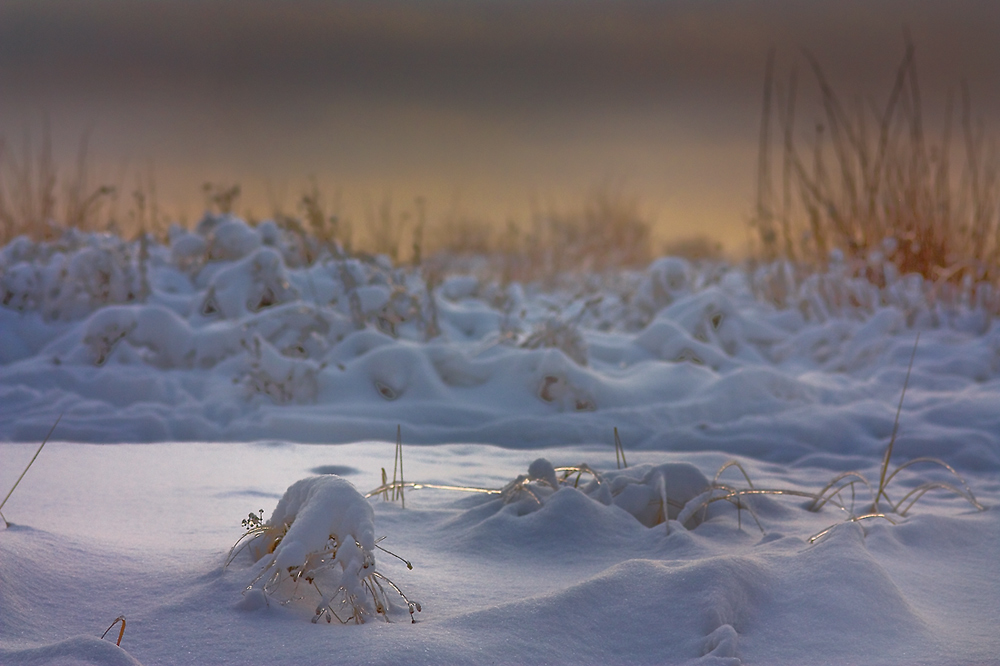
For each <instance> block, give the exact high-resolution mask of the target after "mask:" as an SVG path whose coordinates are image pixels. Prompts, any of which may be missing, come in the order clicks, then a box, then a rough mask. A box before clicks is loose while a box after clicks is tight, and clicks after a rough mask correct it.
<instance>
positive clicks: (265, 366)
mask: <svg viewBox="0 0 1000 666" xmlns="http://www.w3.org/2000/svg"><path fill="white" fill-rule="evenodd" d="M243 346H244V348H245V349H246V350H247V354H248V357H249V361H248V366H249V367H248V368H247V370H246V372H245V373H244V374H243V375H242V377H238V378H237V379H236V381H238V382H242V384H243V387H244V389H245V390H246V395H247V397H248V398H252V397H253V396H255V395H266V396H267V397H268V398H270V399H271V401H272V402H273V403H274V404H276V405H287V404H289V403H309V402H314V401H315V400H316V396H317V395H318V393H319V379H318V374H319V373H320V372H321V371H322V370H323V368H324V367H325V365H324V364H323V363H318V364H317V363H314V362H312V361H310V360H309V359H302V358H289V357H288V356H284V355H282V354H280V353H279V352H278V350H276V349H275V348H274V347H273V346H272V345H270V344H269V343H268V342H266V341H262V340H261V337H260V336H258V335H254V336H253V337H252V338H251V339H250V340H249V341H244V343H243Z"/></svg>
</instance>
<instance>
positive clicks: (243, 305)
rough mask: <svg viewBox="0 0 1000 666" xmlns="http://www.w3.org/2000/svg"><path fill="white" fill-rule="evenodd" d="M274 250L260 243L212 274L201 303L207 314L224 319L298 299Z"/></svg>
mask: <svg viewBox="0 0 1000 666" xmlns="http://www.w3.org/2000/svg"><path fill="white" fill-rule="evenodd" d="M298 297H299V294H298V291H297V290H296V289H295V287H293V286H292V284H291V282H290V281H289V279H288V274H287V271H286V270H285V264H284V262H283V261H282V260H281V255H280V254H278V252H277V251H275V250H273V249H271V248H269V247H262V248H259V249H258V250H256V251H255V252H253V253H252V254H250V255H248V256H246V257H245V258H243V259H241V260H240V261H238V262H235V263H232V264H230V265H228V266H226V267H225V268H223V269H222V270H220V271H219V272H218V273H216V274H215V275H213V276H212V278H211V279H210V280H209V283H208V292H207V294H206V296H205V299H204V301H203V302H202V305H201V313H202V314H203V315H205V316H206V317H210V316H213V315H216V314H220V315H222V316H223V317H225V318H227V319H236V318H239V317H241V316H243V315H245V314H247V313H248V312H258V311H259V310H262V309H264V308H267V307H271V306H273V305H278V304H279V303H287V302H289V301H293V300H296V299H298Z"/></svg>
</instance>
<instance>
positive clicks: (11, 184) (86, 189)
mask: <svg viewBox="0 0 1000 666" xmlns="http://www.w3.org/2000/svg"><path fill="white" fill-rule="evenodd" d="M89 145H90V134H89V132H85V133H84V134H83V136H82V137H81V139H80V146H79V149H78V151H77V158H76V165H75V166H76V169H75V173H74V174H73V175H72V176H71V177H70V178H69V179H68V180H66V181H64V182H63V190H64V191H63V202H64V207H65V210H63V211H62V212H61V213H60V211H59V210H58V197H57V188H58V185H59V178H58V173H57V165H56V160H55V158H54V156H53V147H52V133H51V130H50V128H49V125H48V123H47V122H45V123H43V126H42V134H41V142H40V144H39V145H37V148H36V144H35V142H34V141H33V140H32V135H31V132H29V131H28V130H25V132H24V135H23V137H22V140H21V150H20V151H19V152H20V155H17V154H15V152H14V151H12V150H11V146H10V144H9V143H8V142H7V140H6V139H5V138H4V137H2V136H0V243H7V242H9V241H10V240H11V239H13V238H14V237H16V236H19V235H22V234H23V235H26V236H29V237H31V238H33V239H35V240H49V239H52V238H54V237H56V236H58V235H59V234H60V233H61V231H62V230H63V229H64V228H66V227H72V228H77V229H84V230H95V229H103V228H105V227H106V226H107V224H108V222H109V218H108V212H109V206H110V205H111V203H112V202H113V199H114V197H115V194H116V188H115V187H112V186H110V185H106V184H101V185H94V184H93V183H92V182H91V178H90V169H89V165H90V156H89Z"/></svg>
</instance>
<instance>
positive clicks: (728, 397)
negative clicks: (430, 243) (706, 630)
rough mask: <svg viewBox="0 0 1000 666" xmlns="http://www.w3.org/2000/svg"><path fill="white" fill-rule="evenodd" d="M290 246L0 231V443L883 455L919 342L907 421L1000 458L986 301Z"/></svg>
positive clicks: (735, 276) (995, 351)
mask: <svg viewBox="0 0 1000 666" xmlns="http://www.w3.org/2000/svg"><path fill="white" fill-rule="evenodd" d="M305 242H306V241H305V240H303V238H302V237H301V236H300V235H298V234H296V233H294V232H291V231H288V230H286V229H283V228H281V227H279V226H278V225H277V224H275V223H273V222H268V223H263V224H261V225H259V226H257V227H251V226H249V225H247V224H246V223H244V222H243V221H241V220H239V219H237V218H235V217H232V216H222V217H211V216H210V217H206V218H205V219H204V220H203V221H202V222H201V223H200V224H199V225H198V227H197V229H196V230H195V231H193V232H191V231H185V230H182V229H180V228H174V229H173V230H172V231H171V235H170V242H169V245H167V246H163V245H158V244H156V243H152V242H151V243H147V244H145V245H143V244H140V243H138V242H134V243H126V242H124V241H122V240H121V239H118V238H117V237H114V236H108V235H101V234H82V233H78V232H69V233H67V234H66V235H65V236H64V237H63V238H61V239H59V240H58V241H55V242H51V243H32V242H30V241H28V240H27V239H24V238H20V239H17V240H15V241H14V242H12V243H10V244H9V245H8V246H6V247H5V248H3V249H2V250H0V303H2V306H0V399H2V400H3V402H4V404H5V405H8V406H9V409H6V410H4V411H3V413H2V414H0V439H4V440H8V441H33V440H37V439H38V438H40V437H41V436H42V435H44V433H45V432H47V431H48V428H49V427H50V426H51V424H52V423H53V422H54V420H55V418H56V416H58V415H59V414H63V418H62V421H61V423H60V430H59V433H58V434H57V436H58V437H62V438H66V439H73V440H77V441H92V442H120V441H140V442H149V441H172V440H194V441H218V440H226V441H234V440H237V441H252V440H260V439H269V438H271V439H282V440H289V441H299V442H346V441H354V440H359V439H365V438H390V437H391V436H392V434H393V433H394V427H395V425H396V424H400V425H402V427H403V431H404V433H405V437H406V441H407V443H436V442H441V441H470V442H486V443H494V444H499V445H502V446H507V447H535V446H551V445H557V444H558V445H565V444H570V443H585V442H608V441H609V439H610V433H611V429H612V427H614V426H617V427H618V428H619V429H620V431H621V432H622V435H623V437H624V440H625V442H626V446H628V447H630V448H633V449H661V450H662V449H668V448H669V449H675V450H677V449H679V450H699V449H703V448H705V447H706V446H712V447H713V448H717V449H720V450H724V451H728V452H730V453H734V454H748V455H754V456H759V457H765V458H770V459H774V460H779V459H780V460H783V461H785V462H789V461H792V460H796V459H800V458H803V457H805V456H810V455H819V454H822V453H824V452H829V451H834V450H837V451H841V450H845V449H846V450H851V451H854V452H856V453H859V454H862V455H866V456H868V455H877V454H878V452H879V451H880V450H881V449H882V448H883V447H884V442H885V437H886V436H887V433H888V432H889V431H890V430H891V423H892V420H893V417H894V411H895V410H894V407H895V403H896V402H897V401H898V396H899V392H900V390H901V388H902V380H903V376H904V375H905V372H906V365H907V363H908V361H909V357H910V351H911V350H912V345H913V340H914V338H915V334H916V331H918V330H919V331H921V332H922V337H921V345H920V349H919V350H918V354H917V359H916V362H915V367H914V369H913V377H912V379H911V384H910V394H909V396H908V400H907V403H906V405H905V407H904V413H903V419H902V421H903V424H904V426H906V427H908V428H909V429H910V431H911V432H929V431H931V430H933V429H934V428H940V427H941V424H942V423H944V422H948V423H951V422H953V421H955V422H957V423H959V424H962V423H975V424H978V425H977V427H976V428H975V430H976V432H975V433H973V432H971V431H968V430H967V431H964V432H963V431H961V429H960V428H959V429H948V432H947V433H946V434H945V435H944V436H943V437H941V438H937V439H935V440H934V441H927V442H923V443H920V444H919V446H920V447H921V448H922V450H924V451H925V452H926V453H927V454H928V455H937V456H941V455H942V453H944V452H947V453H949V455H952V456H954V457H957V459H959V460H961V461H965V462H962V463H960V464H971V465H977V466H980V467H983V466H985V467H989V468H993V469H1000V455H998V451H1000V447H998V445H997V441H996V437H995V436H988V437H986V438H985V439H984V438H983V436H982V434H981V433H983V432H993V433H995V432H1000V415H998V413H997V411H996V410H995V409H993V407H992V403H991V399H992V396H994V395H995V393H996V390H997V386H998V381H1000V327H998V326H997V325H996V323H995V322H994V321H993V318H992V316H991V314H990V313H991V312H993V311H995V308H992V306H990V304H991V303H993V300H995V298H994V296H995V294H993V295H991V294H992V292H990V289H989V288H988V287H980V288H976V289H972V288H971V287H968V288H966V289H965V290H962V289H959V288H956V289H953V288H952V287H951V286H949V285H945V286H944V287H942V286H941V285H928V284H925V283H924V282H923V281H922V280H921V279H920V278H919V277H918V276H898V275H893V274H892V273H891V272H890V273H889V274H887V276H886V280H887V283H886V285H885V286H884V287H875V286H873V285H872V284H870V283H868V282H866V281H864V280H863V279H860V278H857V277H853V276H852V275H850V274H849V273H848V272H846V269H845V268H844V267H843V266H840V265H837V264H834V265H833V266H832V267H831V269H830V271H829V272H828V273H825V274H820V275H811V276H801V275H795V273H794V271H793V270H792V269H791V268H790V267H788V266H787V265H784V264H774V265H769V266H761V267H757V268H754V269H753V271H748V270H747V269H745V268H741V267H730V266H724V265H716V264H712V265H708V264H705V265H695V264H692V263H689V262H687V261H685V260H683V259H679V258H663V259H659V260H657V261H655V262H653V263H652V264H651V265H650V266H649V267H648V268H647V269H645V270H644V271H637V272H620V273H615V274H605V275H576V276H565V277H564V278H563V279H562V281H561V282H560V283H559V284H557V285H556V286H554V287H547V288H543V287H542V286H540V285H534V284H500V283H497V282H495V281H490V280H484V279H479V278H477V277H475V276H470V275H454V276H448V277H445V278H444V279H443V280H440V281H433V282H428V281H427V280H425V279H424V276H423V274H422V273H421V271H419V270H415V269H412V268H404V267H394V266H393V265H392V264H391V263H390V262H389V261H388V260H387V259H386V258H385V257H376V258H367V257H348V256H344V255H343V254H341V253H340V252H339V250H338V249H337V248H336V247H333V248H327V249H324V248H321V247H319V246H316V247H312V246H309V247H306V245H303V243H305ZM315 257H319V258H318V259H317V260H315V261H311V258H315ZM310 261H311V263H310ZM949 290H950V291H949ZM991 299H993V300H991ZM748 419H749V420H757V421H758V422H759V423H767V424H768V425H767V428H766V429H751V430H747V429H744V428H741V427H740V426H738V424H739V423H741V422H743V421H746V420H748ZM805 422H810V423H812V424H817V425H818V424H823V423H838V424H840V425H839V426H838V427H837V428H827V427H817V428H812V427H810V428H805V429H804V428H803V423H805ZM737 431H738V432H739V433H740V434H738V435H737V434H735V433H736V432H737ZM953 459H955V458H953Z"/></svg>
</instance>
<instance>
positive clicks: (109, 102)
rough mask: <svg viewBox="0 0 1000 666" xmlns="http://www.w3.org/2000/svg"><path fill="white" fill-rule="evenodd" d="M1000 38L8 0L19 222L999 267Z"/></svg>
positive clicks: (765, 9)
mask: <svg viewBox="0 0 1000 666" xmlns="http://www.w3.org/2000/svg"><path fill="white" fill-rule="evenodd" d="M904 34H905V35H906V36H904ZM996 34H1000V9H998V8H996V7H994V6H993V5H992V4H989V3H980V2H969V1H960V2H958V3H954V2H947V3H946V2H927V3H919V4H915V3H907V2H885V3H879V4H877V5H873V4H872V3H867V2H861V1H855V0H848V1H845V2H836V3H834V2H829V3H809V4H808V5H804V4H802V3H793V2H786V1H774V0H772V1H769V2H763V3H750V2H734V3H726V4H717V3H700V2H677V3H660V2H644V1H639V0H628V1H626V2H620V3H603V2H594V1H586V0H585V1H584V2H577V3H572V4H569V3H565V2H562V1H558V0H541V1H540V2H532V3H527V2H524V3H521V2H498V1H495V0H486V1H484V2H477V3H458V2H451V1H448V2H440V1H432V2H426V3H420V4H413V3H406V2H389V1H376V2H368V3H362V2H339V3H327V2H318V1H313V0H295V1H293V2H281V3H278V2H272V1H269V0H248V1H246V2H240V3H234V2H228V1H226V0H207V1H205V2H199V3H197V4H194V5H193V4H190V3H186V2H180V1H170V0H165V1H163V2H159V3H155V4H142V5H139V4H135V3H131V2H120V1H118V0H83V1H81V2H77V3H73V4H72V5H65V4H64V3H58V2H51V1H49V0H31V1H30V2H22V1H17V0H15V1H10V2H5V3H3V4H2V5H0V92H2V95H0V134H2V135H3V139H2V141H0V240H2V241H3V242H6V241H8V240H10V239H11V238H13V237H14V236H16V235H18V234H22V233H25V234H28V235H30V236H33V237H35V238H46V237H52V236H53V235H55V234H58V233H59V231H60V229H61V228H62V227H65V226H71V227H76V228H81V229H88V230H104V229H108V230H112V231H116V232H118V233H121V234H123V235H125V236H126V237H135V236H137V235H138V234H140V233H150V234H153V235H156V236H159V237H164V236H165V234H166V232H167V228H168V226H169V224H170V223H173V222H180V223H182V224H185V225H187V226H192V225H194V224H195V223H196V222H197V221H198V220H199V219H200V218H201V216H202V214H203V212H204V211H206V210H207V211H210V212H213V213H232V214H236V215H239V216H241V217H243V218H245V219H247V220H248V221H251V222H258V221H260V220H263V219H274V220H276V221H279V222H280V223H281V224H283V225H285V226H287V227H289V228H296V229H300V230H301V231H302V233H307V234H314V235H316V236H317V237H318V238H321V239H327V240H329V239H334V238H335V239H336V240H337V241H338V242H339V243H340V244H341V246H342V247H343V248H345V249H347V250H351V251H363V252H369V253H384V254H387V255H389V256H390V257H392V258H393V259H395V260H396V261H410V262H417V263H419V262H422V261H427V260H428V259H429V258H431V257H433V256H435V255H437V254H441V253H449V254H451V255H456V256H463V255H474V254H483V253H493V254H496V255H503V256H506V257H509V258H510V259H509V260H508V261H507V262H506V264H505V265H506V266H507V270H510V271H514V272H518V271H522V272H523V271H524V270H526V269H527V267H539V266H544V267H545V269H546V270H547V271H559V270H566V269H579V270H602V269H604V268H608V267H614V266H637V265H642V264H644V263H645V262H648V261H649V260H650V259H651V258H653V257H655V256H657V255H660V254H663V253H671V254H679V255H682V256H687V257H691V258H696V259H714V258H719V257H722V256H726V257H728V258H742V257H748V256H749V257H753V258H756V259H763V260H770V259H775V258H786V259H789V260H791V261H793V262H795V264H796V265H798V266H803V267H805V268H807V269H808V267H816V266H825V265H826V264H827V263H828V262H829V260H830V257H831V253H832V256H834V257H835V258H837V257H841V258H842V259H843V260H844V261H847V262H854V263H855V264H857V266H858V269H857V270H858V271H864V270H868V269H867V266H868V264H870V263H872V261H873V260H874V259H878V258H880V257H882V258H885V257H888V258H889V259H890V260H891V261H892V262H893V263H894V264H895V265H897V266H898V267H899V269H900V270H902V271H904V272H908V271H917V272H921V273H922V274H924V275H925V276H927V277H930V278H932V279H935V280H939V279H945V280H961V279H966V278H972V279H987V280H995V279H996V275H997V269H996V265H997V262H998V257H1000V238H998V235H997V234H998V227H997V201H998V191H997V190H998V188H997V173H998V169H997V161H996V151H995V148H994V147H993V144H992V143H991V141H992V140H991V139H990V137H992V136H994V135H995V131H994V130H995V127H996V124H997V122H996V121H997V118H1000V90H998V87H997V86H996V85H995V83H994V75H995V72H996V71H1000V46H998V45H997V40H996V39H995V35H996ZM918 63H919V65H920V67H919V76H918V68H917V64H918ZM762 82H763V83H764V87H763V95H762V89H761V84H762ZM762 99H763V102H764V104H763V108H762V105H761V101H762ZM876 263H877V262H876ZM519 267H520V268H519ZM872 277H873V278H874V279H876V280H877V279H878V276H877V275H874V274H873V275H872Z"/></svg>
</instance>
